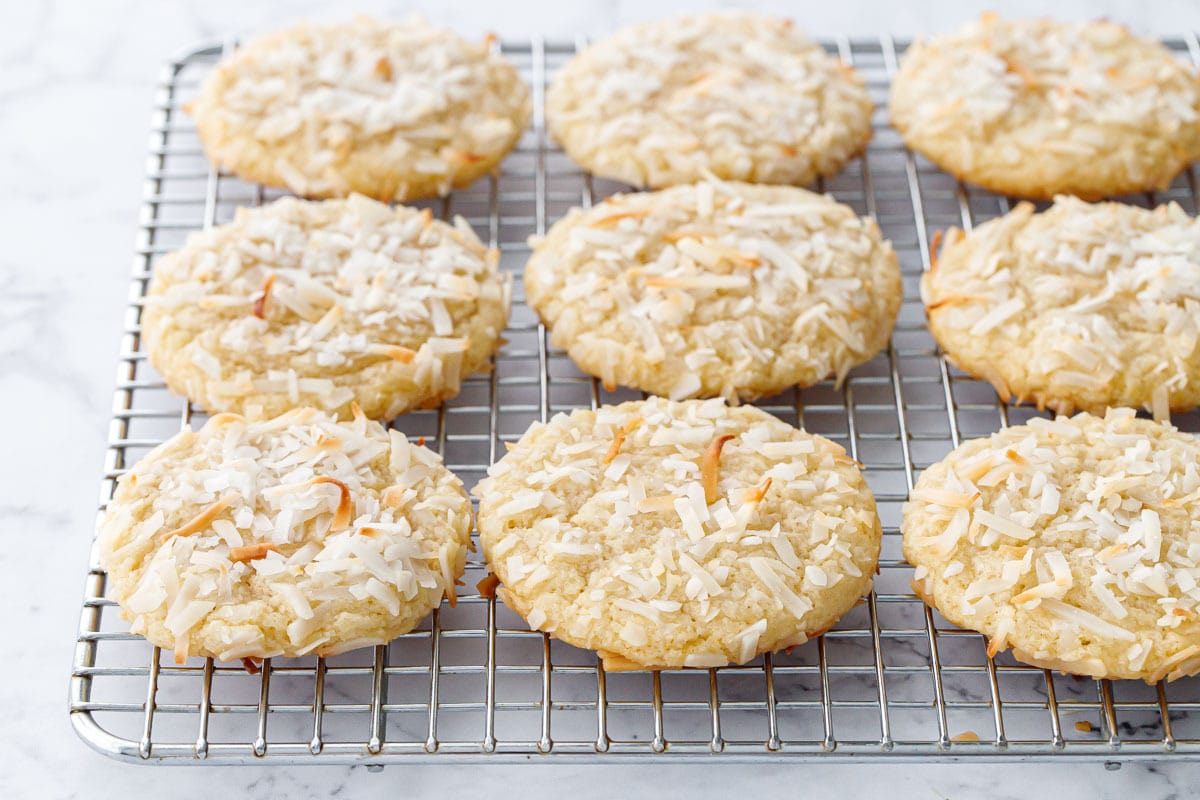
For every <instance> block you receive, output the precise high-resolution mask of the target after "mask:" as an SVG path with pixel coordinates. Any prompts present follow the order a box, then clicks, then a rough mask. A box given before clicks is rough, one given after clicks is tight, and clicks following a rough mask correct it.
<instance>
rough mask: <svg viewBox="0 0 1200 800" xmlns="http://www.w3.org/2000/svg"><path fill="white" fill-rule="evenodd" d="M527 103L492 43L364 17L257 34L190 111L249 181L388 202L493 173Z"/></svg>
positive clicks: (213, 149)
mask: <svg viewBox="0 0 1200 800" xmlns="http://www.w3.org/2000/svg"><path fill="white" fill-rule="evenodd" d="M531 108H532V106H531V103H530V96H529V89H528V87H527V86H526V85H525V83H524V81H523V80H522V79H521V77H520V75H519V74H518V73H517V70H516V68H515V67H513V65H512V64H510V63H509V62H508V61H507V60H505V59H504V58H502V57H501V56H500V55H499V54H498V53H497V52H496V51H495V50H494V48H493V47H492V41H491V39H490V38H489V39H488V40H485V41H480V42H467V41H465V40H464V39H462V38H460V37H459V36H458V35H456V34H454V33H453V32H451V31H448V30H443V29H441V28H436V27H433V26H431V25H430V24H429V23H428V22H425V21H424V20H421V19H419V18H409V19H405V20H402V21H384V20H377V19H371V18H369V17H358V18H356V19H354V20H353V21H350V22H342V23H336V24H330V25H312V24H301V25H297V26H295V27H291V28H288V29H286V30H282V31H276V32H274V33H270V34H268V35H266V36H262V37H260V38H257V39H253V40H251V41H249V42H247V43H246V44H245V45H243V46H242V47H240V48H238V49H237V50H235V51H234V52H233V53H231V54H230V55H228V56H227V57H226V58H224V59H222V61H221V62H220V63H219V64H218V65H217V67H216V69H215V70H214V71H213V72H212V74H211V75H209V76H208V78H207V79H206V80H205V81H204V83H203V85H202V86H201V89H200V94H199V96H198V97H197V98H196V99H195V100H194V101H193V102H192V103H191V104H190V105H189V106H188V110H189V111H190V112H191V113H192V115H193V116H194V117H195V120H196V128H197V131H198V133H199V136H200V141H201V143H202V144H203V146H204V151H205V153H206V154H207V155H208V157H209V158H210V159H211V160H212V161H213V162H214V163H215V164H217V165H218V166H219V167H220V168H222V169H226V170H229V171H230V172H232V173H234V174H235V175H237V176H238V177H240V178H243V179H245V180H248V181H254V182H256V183H261V184H266V185H268V186H278V187H280V188H284V189H289V190H291V191H293V192H295V193H297V194H300V195H305V196H308V197H345V196H347V195H349V194H351V193H352V192H358V193H360V194H365V195H368V196H371V197H374V198H376V199H379V200H385V201H390V200H400V201H404V200H412V199H414V198H418V197H431V196H435V195H444V194H446V193H448V192H449V191H450V189H451V188H454V187H462V186H466V185H468V184H470V183H471V182H472V181H474V180H475V179H476V178H478V177H480V176H481V175H484V174H485V173H487V172H489V171H491V170H492V169H493V168H494V167H495V166H496V164H498V163H499V162H500V159H502V158H503V157H504V156H505V155H506V154H507V153H508V152H509V151H510V150H511V149H512V148H513V147H514V146H515V145H516V143H517V140H518V139H519V138H520V137H521V132H522V131H523V130H524V129H525V126H526V125H527V124H528V122H529V117H530V113H531Z"/></svg>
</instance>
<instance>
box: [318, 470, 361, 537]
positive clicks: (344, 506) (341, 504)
mask: <svg viewBox="0 0 1200 800" xmlns="http://www.w3.org/2000/svg"><path fill="white" fill-rule="evenodd" d="M309 483H310V484H311V485H312V486H318V485H320V484H322V483H329V484H333V485H334V486H336V487H338V490H339V491H341V493H342V496H341V498H340V499H339V500H338V505H337V511H335V512H334V514H333V523H332V524H331V525H330V528H329V530H331V531H340V530H343V529H345V528H348V527H349V526H350V519H351V515H352V514H353V512H354V501H353V498H352V497H351V496H350V487H349V486H347V485H346V484H344V483H342V482H341V481H340V480H338V479H337V478H331V477H329V476H328V475H318V476H317V477H315V478H313V479H312V480H311V481H309Z"/></svg>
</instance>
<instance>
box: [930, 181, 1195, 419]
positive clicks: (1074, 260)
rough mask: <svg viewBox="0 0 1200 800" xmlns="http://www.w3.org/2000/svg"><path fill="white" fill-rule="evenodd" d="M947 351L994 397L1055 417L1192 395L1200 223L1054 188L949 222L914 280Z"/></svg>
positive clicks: (1172, 209)
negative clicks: (977, 219) (1036, 202)
mask: <svg viewBox="0 0 1200 800" xmlns="http://www.w3.org/2000/svg"><path fill="white" fill-rule="evenodd" d="M921 294H922V297H923V298H924V300H925V305H926V310H927V312H928V315H929V328H930V330H931V331H932V332H933V335H934V337H935V338H936V339H937V341H938V343H939V344H940V345H941V346H942V349H943V350H944V351H945V353H946V355H947V356H949V358H950V359H951V360H952V361H953V362H954V363H955V364H957V365H958V366H959V367H961V368H962V369H964V370H966V371H967V372H970V373H971V374H973V375H976V376H978V377H981V378H984V379H986V380H988V381H990V382H991V383H992V385H993V386H995V387H996V391H997V392H998V393H999V394H1000V396H1001V397H1002V398H1005V399H1012V398H1015V399H1016V400H1018V401H1023V400H1031V401H1033V402H1035V403H1037V405H1038V407H1039V408H1052V409H1055V410H1056V411H1058V412H1059V413H1062V414H1069V413H1071V412H1072V411H1074V410H1075V409H1082V410H1085V411H1090V412H1092V413H1103V412H1104V409H1105V408H1107V407H1109V406H1132V407H1138V408H1147V409H1151V410H1153V411H1155V413H1156V415H1157V416H1159V417H1162V416H1163V415H1165V413H1166V412H1167V410H1168V409H1171V410H1176V411H1180V410H1185V409H1188V408H1192V407H1193V406H1195V405H1197V404H1198V403H1200V223H1198V222H1197V221H1196V220H1195V219H1194V218H1192V217H1189V216H1188V215H1187V214H1185V213H1184V212H1183V210H1182V209H1180V208H1179V206H1177V205H1175V204H1174V203H1171V204H1168V205H1163V206H1159V207H1158V208H1155V209H1154V210H1152V211H1149V210H1146V209H1144V208H1139V207H1136V206H1129V205H1123V204H1121V203H1098V204H1095V205H1090V204H1088V203H1084V202H1082V201H1080V200H1077V199H1075V198H1071V197H1059V198H1057V199H1056V200H1055V202H1054V205H1053V206H1051V207H1050V209H1048V210H1047V211H1044V212H1042V213H1040V214H1038V213H1034V208H1033V206H1032V205H1031V204H1029V203H1021V204H1020V205H1018V206H1017V207H1016V208H1015V209H1013V210H1012V211H1011V212H1009V213H1008V214H1006V215H1005V216H1003V217H1001V218H999V219H995V220H991V221H989V222H986V223H984V224H983V225H980V226H979V227H978V228H976V229H975V231H974V232H973V233H971V234H970V235H964V234H962V232H961V231H957V230H952V231H950V233H949V235H948V236H947V237H946V243H945V245H944V246H943V247H942V249H941V254H940V257H938V258H937V261H936V263H935V265H934V267H933V269H931V270H930V271H929V272H927V273H926V274H925V275H924V276H923V278H922V282H921Z"/></svg>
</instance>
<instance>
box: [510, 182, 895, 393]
mask: <svg viewBox="0 0 1200 800" xmlns="http://www.w3.org/2000/svg"><path fill="white" fill-rule="evenodd" d="M533 244H534V251H533V255H532V256H531V257H530V260H529V263H528V265H527V266H526V268H525V293H526V298H527V300H528V302H529V304H530V305H531V306H532V307H534V308H535V309H536V310H537V312H538V313H539V314H540V315H541V317H542V320H543V321H545V323H546V325H547V326H549V327H550V328H551V329H552V338H551V341H552V342H553V343H554V344H555V345H556V346H558V347H563V348H565V349H566V350H567V352H568V353H569V354H570V356H571V358H572V359H573V360H574V361H575V363H576V364H578V365H579V367H580V368H581V369H583V370H584V371H586V372H588V373H590V374H592V375H596V376H598V377H600V378H601V379H602V380H603V381H604V382H605V383H606V384H609V385H614V384H622V385H625V386H632V387H635V388H638V389H642V390H643V391H647V392H653V393H654V394H659V395H664V396H669V397H671V398H672V399H675V400H679V399H683V398H686V397H696V396H702V397H712V396H715V395H721V396H723V397H725V398H726V399H727V400H729V401H730V402H737V400H738V399H739V398H740V399H743V400H752V399H754V398H757V397H761V396H765V395H771V394H775V393H777V392H780V391H782V390H784V389H786V388H788V387H789V386H793V385H796V384H799V385H801V386H809V385H812V384H814V383H817V382H819V381H821V380H823V379H825V378H826V377H828V376H830V375H835V376H837V379H838V380H839V382H840V381H841V379H842V378H843V377H844V376H845V375H846V373H847V372H849V370H850V369H851V368H852V367H854V366H855V365H857V364H861V363H863V362H864V361H867V360H869V359H870V358H871V357H872V356H874V355H875V354H876V353H878V352H879V351H880V350H881V349H882V348H884V347H886V346H887V342H888V337H889V336H890V335H891V331H892V325H893V324H894V323H895V321H896V314H897V312H898V310H899V308H900V301H901V294H902V290H901V285H900V270H899V267H898V266H897V261H896V254H895V253H894V252H893V251H892V247H891V245H890V244H889V243H888V242H886V241H884V240H883V239H882V237H881V236H880V233H879V228H878V226H877V225H876V224H875V223H874V221H872V220H869V219H860V218H859V217H858V215H857V214H855V213H854V211H853V210H852V209H851V208H850V207H848V206H845V205H842V204H840V203H837V202H836V201H834V200H833V199H831V198H829V197H826V196H823V195H818V194H813V193H812V192H808V191H805V190H803V189H797V188H793V187H787V186H757V185H752V184H746V183H727V182H722V181H704V182H701V183H697V184H694V185H685V186H676V187H673V188H671V189H665V190H662V191H659V192H646V193H640V194H629V195H617V196H614V197H610V198H608V199H607V200H605V201H604V202H603V203H601V204H599V205H597V206H594V207H593V208H591V209H589V210H587V211H580V210H575V211H572V212H571V213H570V214H568V215H567V216H566V217H565V218H564V219H562V220H561V221H559V222H558V223H557V224H555V225H554V226H553V227H552V228H551V229H550V231H549V233H548V234H547V235H546V237H545V238H544V239H543V240H541V241H535V242H533Z"/></svg>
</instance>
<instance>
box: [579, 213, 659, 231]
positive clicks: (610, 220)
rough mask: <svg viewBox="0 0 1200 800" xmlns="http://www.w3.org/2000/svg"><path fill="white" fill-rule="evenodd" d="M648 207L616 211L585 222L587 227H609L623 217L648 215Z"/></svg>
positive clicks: (631, 217)
mask: <svg viewBox="0 0 1200 800" xmlns="http://www.w3.org/2000/svg"><path fill="white" fill-rule="evenodd" d="M649 214H650V209H648V208H635V209H630V210H628V211H618V212H616V213H615V214H609V215H607V216H604V217H600V218H599V219H595V220H591V221H590V222H588V223H587V225H588V227H589V228H611V227H613V226H614V225H616V224H617V223H618V222H620V221H621V220H623V219H641V218H643V217H646V216H649Z"/></svg>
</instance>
